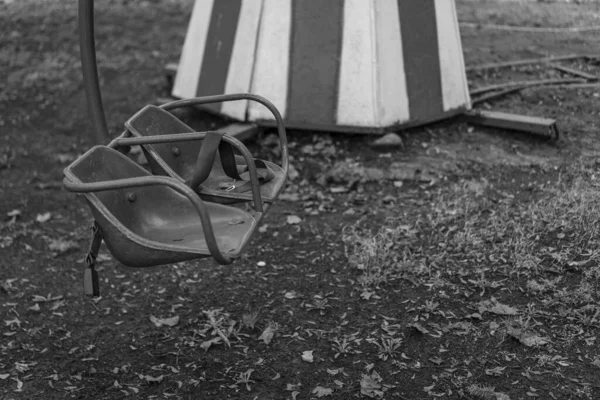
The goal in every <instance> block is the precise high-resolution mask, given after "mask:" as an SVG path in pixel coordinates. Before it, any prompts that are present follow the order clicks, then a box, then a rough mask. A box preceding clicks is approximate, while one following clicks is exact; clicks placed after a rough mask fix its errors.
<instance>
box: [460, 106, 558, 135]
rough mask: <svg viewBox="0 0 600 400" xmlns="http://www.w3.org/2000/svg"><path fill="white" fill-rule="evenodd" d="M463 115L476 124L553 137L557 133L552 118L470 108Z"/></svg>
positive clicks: (554, 121)
mask: <svg viewBox="0 0 600 400" xmlns="http://www.w3.org/2000/svg"><path fill="white" fill-rule="evenodd" d="M464 115H465V117H466V118H467V121H468V122H470V123H473V124H477V125H482V126H489V127H492V128H501V129H509V130H515V131H520V132H528V133H533V134H535V135H540V136H544V137H546V138H548V137H549V138H554V139H558V135H559V133H558V127H557V126H556V120H554V119H549V118H539V117H529V116H526V115H518V114H509V113H503V112H498V111H484V110H470V111H467V112H465V114H464Z"/></svg>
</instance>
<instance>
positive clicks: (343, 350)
mask: <svg viewBox="0 0 600 400" xmlns="http://www.w3.org/2000/svg"><path fill="white" fill-rule="evenodd" d="M331 341H332V343H333V344H332V346H331V348H332V350H333V351H335V355H334V356H333V357H334V358H338V357H339V356H340V354H343V355H346V354H356V353H359V351H358V350H355V349H354V348H353V345H354V344H356V345H358V344H360V342H361V341H362V340H361V339H358V338H357V334H353V335H346V336H344V337H343V338H342V339H341V340H340V339H338V338H335V339H332V340H331Z"/></svg>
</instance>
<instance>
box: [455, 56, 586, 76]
mask: <svg viewBox="0 0 600 400" xmlns="http://www.w3.org/2000/svg"><path fill="white" fill-rule="evenodd" d="M578 58H591V57H590V56H589V55H587V54H570V55H566V56H556V57H545V58H529V59H525V60H514V61H500V62H495V63H489V64H481V65H472V66H470V67H467V68H466V71H467V72H469V71H482V70H486V69H495V68H505V67H518V66H521V65H529V64H544V63H549V62H552V61H568V60H575V59H578Z"/></svg>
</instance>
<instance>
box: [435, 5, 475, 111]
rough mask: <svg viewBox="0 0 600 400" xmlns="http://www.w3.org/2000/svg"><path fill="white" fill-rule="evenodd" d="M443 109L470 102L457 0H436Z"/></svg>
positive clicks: (454, 107)
mask: <svg viewBox="0 0 600 400" xmlns="http://www.w3.org/2000/svg"><path fill="white" fill-rule="evenodd" d="M435 18H436V23H437V33H438V47H439V55H440V71H441V74H442V77H441V78H442V95H443V98H444V111H450V110H453V109H456V108H458V107H461V106H465V105H467V106H468V105H469V102H470V101H469V92H468V86H467V77H466V72H465V65H464V59H463V53H462V46H461V41H460V32H459V29H458V20H457V18H456V9H455V7H454V0H435Z"/></svg>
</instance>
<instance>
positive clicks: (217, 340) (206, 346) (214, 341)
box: [200, 337, 221, 351]
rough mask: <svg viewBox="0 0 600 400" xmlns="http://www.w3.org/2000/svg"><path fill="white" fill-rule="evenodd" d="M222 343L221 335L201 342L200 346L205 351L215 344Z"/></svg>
mask: <svg viewBox="0 0 600 400" xmlns="http://www.w3.org/2000/svg"><path fill="white" fill-rule="evenodd" d="M219 343H221V338H220V337H215V338H212V339H210V340H207V341H206V342H202V343H201V344H200V348H201V349H203V350H204V351H208V349H210V347H211V346H212V345H214V344H219Z"/></svg>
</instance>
